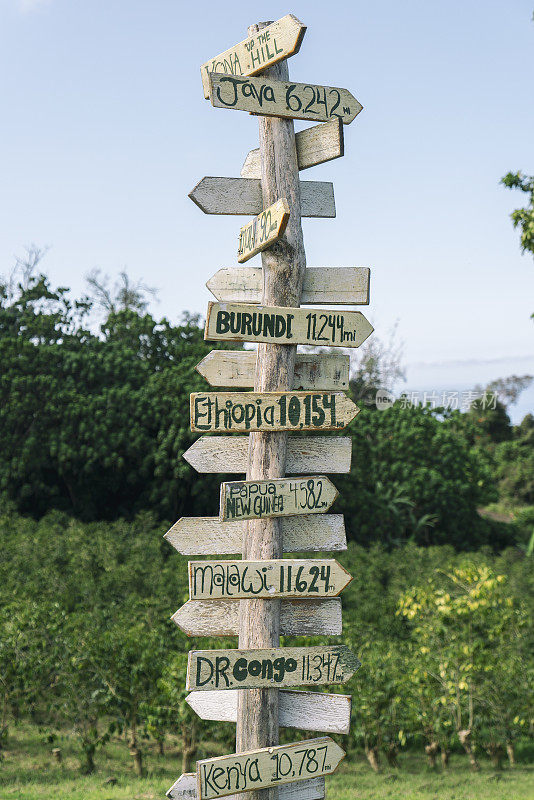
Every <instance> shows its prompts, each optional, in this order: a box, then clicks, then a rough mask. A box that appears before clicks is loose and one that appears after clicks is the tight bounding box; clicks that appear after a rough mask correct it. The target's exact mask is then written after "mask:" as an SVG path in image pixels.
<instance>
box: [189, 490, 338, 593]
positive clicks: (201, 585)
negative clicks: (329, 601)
mask: <svg viewBox="0 0 534 800" xmlns="http://www.w3.org/2000/svg"><path fill="white" fill-rule="evenodd" d="M308 482H309V481H308ZM351 580H352V575H350V573H348V572H347V570H346V569H343V567H342V566H341V564H339V563H338V562H337V561H336V560H335V559H333V558H328V559H319V558H314V559H311V558H306V559H302V558H301V559H289V558H276V559H264V560H263V561H248V560H240V561H230V560H225V561H190V562H189V598H190V599H191V600H229V599H234V600H250V599H254V598H258V599H261V598H266V599H268V598H272V597H285V598H293V599H297V598H312V597H316V598H319V597H337V596H338V595H339V594H341V592H342V591H343V589H345V587H346V586H348V584H349V583H350V582H351Z"/></svg>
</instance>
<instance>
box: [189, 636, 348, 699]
mask: <svg viewBox="0 0 534 800" xmlns="http://www.w3.org/2000/svg"><path fill="white" fill-rule="evenodd" d="M359 667H360V662H359V661H358V659H357V658H356V656H355V655H354V653H352V652H351V651H350V650H349V648H348V647H346V646H345V645H332V646H330V647H276V648H273V649H269V650H190V651H189V659H188V663H187V687H186V688H187V689H195V690H197V691H211V690H213V689H262V688H263V689H268V688H272V687H273V686H319V685H321V684H327V683H328V684H336V683H338V684H339V683H346V682H347V681H348V680H350V678H351V677H352V676H353V675H354V673H355V672H356V670H357V669H358V668H359Z"/></svg>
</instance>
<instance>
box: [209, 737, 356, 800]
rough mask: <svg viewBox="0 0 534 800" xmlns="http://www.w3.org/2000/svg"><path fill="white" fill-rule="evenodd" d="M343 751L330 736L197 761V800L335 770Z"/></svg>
mask: <svg viewBox="0 0 534 800" xmlns="http://www.w3.org/2000/svg"><path fill="white" fill-rule="evenodd" d="M344 757H345V752H344V751H343V750H342V749H341V747H340V746H339V745H338V744H336V742H334V740H333V739H331V738H330V737H329V736H322V737H320V738H318V739H305V740H304V741H302V742H294V743H292V744H283V745H279V746H277V747H264V748H262V749H261V750H251V751H250V752H248V753H235V754H232V755H229V756H219V757H218V758H207V759H205V760H203V761H197V800H211V798H213V797H225V796H226V795H229V794H233V793H234V792H249V791H251V790H253V789H261V788H264V787H268V786H278V785H279V784H281V783H291V782H292V781H303V780H306V779H309V778H318V777H320V776H322V775H329V774H330V773H332V772H334V770H335V769H336V767H337V766H338V764H339V762H340V761H341V760H342V759H343V758H344Z"/></svg>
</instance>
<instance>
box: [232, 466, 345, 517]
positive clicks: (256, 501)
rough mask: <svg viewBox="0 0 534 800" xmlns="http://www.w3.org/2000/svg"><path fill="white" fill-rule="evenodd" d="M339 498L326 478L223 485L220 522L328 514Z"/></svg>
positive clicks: (277, 479)
mask: <svg viewBox="0 0 534 800" xmlns="http://www.w3.org/2000/svg"><path fill="white" fill-rule="evenodd" d="M337 495H338V492H337V489H336V487H335V486H334V484H333V483H332V482H331V481H329V480H328V478H326V477H325V476H324V475H320V476H318V477H313V478H294V479H290V478H273V479H272V480H267V481H231V482H228V483H221V499H220V513H219V516H220V519H221V520H222V521H224V520H239V519H262V518H264V517H291V516H294V515H295V514H324V513H325V512H326V511H328V509H329V508H330V506H331V505H332V503H333V502H334V500H335V499H336V497H337Z"/></svg>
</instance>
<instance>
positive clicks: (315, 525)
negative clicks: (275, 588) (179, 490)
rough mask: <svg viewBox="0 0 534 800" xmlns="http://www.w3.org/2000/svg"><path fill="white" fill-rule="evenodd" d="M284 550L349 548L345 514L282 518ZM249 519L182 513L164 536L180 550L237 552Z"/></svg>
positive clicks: (306, 550)
mask: <svg viewBox="0 0 534 800" xmlns="http://www.w3.org/2000/svg"><path fill="white" fill-rule="evenodd" d="M280 525H281V528H282V543H283V550H284V553H296V552H299V551H303V552H313V551H316V550H319V551H324V552H326V551H327V550H328V551H331V550H346V549H347V537H346V534H345V524H344V522H343V514H303V515H302V516H298V517H287V518H282V519H281V520H280ZM246 526H247V523H246V522H221V521H220V519H219V517H182V518H181V519H179V520H178V522H175V524H174V525H173V526H172V528H170V529H169V530H168V531H167V533H166V534H165V536H164V538H165V539H166V540H167V541H168V542H169V544H171V545H172V546H173V547H175V548H176V550H178V552H179V553H182V554H183V555H187V556H196V555H206V556H208V555H212V554H213V555H219V556H222V555H233V554H234V553H240V552H241V549H242V546H243V537H244V536H245V534H246V532H247V527H246Z"/></svg>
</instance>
